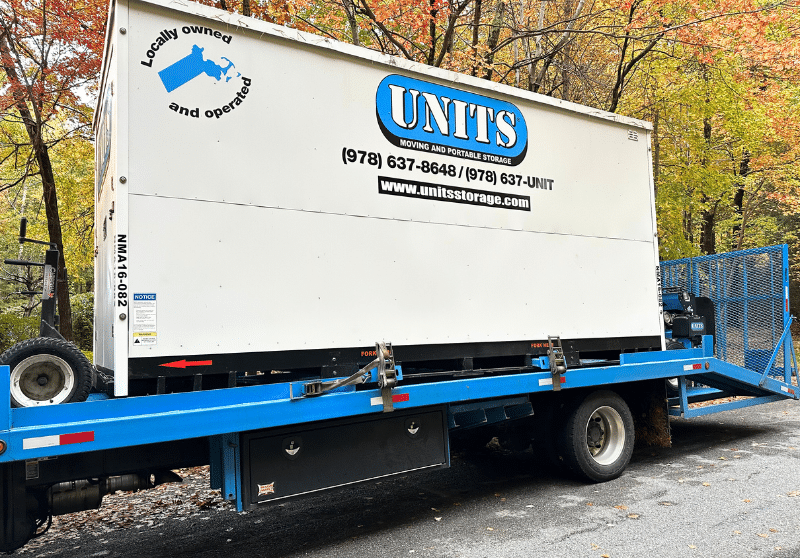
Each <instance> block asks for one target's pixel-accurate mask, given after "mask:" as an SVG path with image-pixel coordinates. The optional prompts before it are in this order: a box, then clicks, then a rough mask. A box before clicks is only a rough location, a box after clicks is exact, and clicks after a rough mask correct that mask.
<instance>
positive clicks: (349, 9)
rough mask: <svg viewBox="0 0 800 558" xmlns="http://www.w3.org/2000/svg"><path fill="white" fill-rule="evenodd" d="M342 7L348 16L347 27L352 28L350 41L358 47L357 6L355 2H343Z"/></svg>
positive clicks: (350, 0) (346, 0) (343, 0)
mask: <svg viewBox="0 0 800 558" xmlns="http://www.w3.org/2000/svg"><path fill="white" fill-rule="evenodd" d="M342 7H343V8H344V11H345V13H346V14H347V25H348V26H349V27H350V40H351V41H352V43H353V44H354V45H356V46H358V44H359V41H358V23H357V22H356V6H355V4H354V2H353V0H342Z"/></svg>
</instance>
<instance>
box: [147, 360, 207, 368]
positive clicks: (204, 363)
mask: <svg viewBox="0 0 800 558" xmlns="http://www.w3.org/2000/svg"><path fill="white" fill-rule="evenodd" d="M211 363H212V361H210V360H176V361H175V362H165V363H164V364H159V366H167V367H169V368H186V367H187V366H211Z"/></svg>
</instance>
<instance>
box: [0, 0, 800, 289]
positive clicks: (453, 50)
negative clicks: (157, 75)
mask: <svg viewBox="0 0 800 558" xmlns="http://www.w3.org/2000/svg"><path fill="white" fill-rule="evenodd" d="M202 2H203V3H205V4H208V5H212V6H216V7H217V8H220V9H223V10H228V11H232V12H237V13H240V14H243V15H245V16H249V17H255V18H259V19H262V20H265V21H269V22H272V23H275V24H278V25H285V26H289V27H293V28H296V29H299V30H301V31H306V32H310V33H315V34H320V35H324V36H326V37H329V38H331V39H335V40H339V41H344V42H348V43H352V44H356V45H359V46H362V47H366V48H370V49H374V50H377V51H380V52H383V53H386V54H390V55H394V56H400V57H403V58H407V59H410V60H413V61H416V62H419V63H422V64H428V65H433V66H438V67H441V68H445V69H449V70H453V71H456V72H461V73H466V74H471V75H473V76H477V77H480V78H484V79H489V80H493V81H496V82H502V83H505V84H508V85H511V86H514V87H518V88H520V89H523V90H526V91H531V92H536V93H540V94H544V95H550V96H553V97H557V98H560V99H564V100H566V101H571V102H577V103H581V104H585V105H590V106H593V107H597V108H600V109H604V110H610V111H613V112H619V113H622V114H625V115H628V116H633V117H636V118H641V119H645V120H649V121H651V122H653V124H654V130H653V134H652V144H653V157H654V186H655V189H656V191H657V209H658V217H659V234H660V245H661V250H662V256H664V257H668V258H669V257H679V256H688V255H696V254H700V253H704V252H715V251H723V250H727V249H734V248H746V247H751V246H755V245H762V244H770V243H780V242H789V243H790V244H791V245H792V247H793V254H795V255H793V261H795V262H798V261H800V258H798V257H797V256H796V254H797V253H798V250H799V249H800V238H799V237H798V234H797V226H798V224H800V183H799V182H798V180H799V179H798V177H800V172H799V171H800V168H799V167H798V161H800V153H798V145H800V111H798V110H797V108H796V107H797V106H798V101H800V80H799V78H800V6H799V5H798V4H796V3H791V2H787V1H769V0H714V1H710V0H679V1H671V0H670V1H668V0H562V1H559V2H552V1H549V0H293V1H290V0H202ZM105 9H106V6H105V3H98V2H96V1H94V0H83V1H82V2H67V1H64V0H47V1H46V2H45V1H44V0H36V1H22V0H6V2H5V3H4V4H3V7H2V8H0V18H2V19H1V24H2V29H1V30H0V32H2V33H3V34H4V36H5V37H7V38H6V41H8V44H9V46H11V45H12V44H13V45H14V48H15V49H16V50H13V49H12V52H11V55H14V56H16V57H17V58H18V59H19V60H22V62H20V61H19V60H16V59H14V57H13V56H11V55H9V54H8V53H4V54H3V62H4V66H7V65H9V64H10V65H16V66H15V67H16V68H17V72H18V73H19V74H20V79H19V80H15V79H14V78H12V77H11V76H9V75H8V73H6V74H5V75H4V76H2V78H3V82H2V87H0V103H1V104H2V106H0V109H2V110H3V111H4V115H14V114H16V116H14V118H16V119H17V120H16V121H17V122H19V121H20V117H19V115H18V112H17V113H15V106H17V105H18V104H19V95H21V94H24V95H25V99H26V101H25V102H26V104H27V106H28V107H29V110H31V111H32V112H33V113H37V111H38V113H41V114H40V115H39V114H38V113H37V115H36V118H38V119H39V122H40V123H41V124H42V126H43V128H42V130H43V134H44V136H45V137H47V138H49V139H48V140H47V141H50V142H51V143H50V144H51V145H52V144H53V142H57V141H59V140H58V138H59V137H67V136H69V135H70V134H72V135H74V134H75V133H76V132H82V131H83V130H84V129H85V128H84V126H85V125H86V123H88V121H89V116H90V111H89V110H88V109H87V107H86V103H85V102H84V99H86V96H87V94H91V91H92V87H93V85H94V83H96V79H97V71H98V68H99V63H100V58H99V56H100V51H101V48H102V42H103V25H104V22H105ZM45 52H46V53H47V56H46V57H43V55H42V53H45ZM15 53H16V54H15ZM12 121H13V119H12ZM56 121H57V122H58V126H55V125H54V123H55V122H56ZM56 129H58V132H57V133H56V132H55V130H56ZM1 131H2V133H3V134H5V138H6V143H5V145H4V146H3V149H4V151H3V157H5V159H3V166H2V167H0V171H2V174H0V177H1V178H0V180H2V182H0V189H5V190H7V191H13V190H14V189H15V188H18V187H19V186H20V185H21V184H22V182H20V176H21V175H20V174H19V173H20V172H21V171H20V170H19V169H22V168H24V167H25V165H28V166H29V167H30V170H32V172H33V173H34V174H35V173H36V172H38V169H37V164H36V162H35V160H34V159H31V158H30V157H28V156H25V155H24V154H22V155H21V150H22V147H21V144H20V143H19V129H18V128H17V129H16V130H14V131H13V134H12V131H11V129H10V128H9V125H8V124H6V123H4V125H3V128H2V130H1ZM14 134H16V135H14ZM12 135H14V137H15V138H16V139H14V140H12V139H11V136H12ZM11 152H14V153H15V154H14V156H13V157H12V158H9V153H11ZM26 157H27V158H26ZM31 161H32V162H31ZM10 168H13V169H15V171H14V172H9V169H10ZM15 173H16V174H15ZM86 180H90V178H89V177H87V178H86ZM87 203H88V200H87ZM794 272H795V273H796V274H797V275H798V276H800V267H796V268H795V270H794ZM794 298H795V300H796V299H797V298H798V297H794Z"/></svg>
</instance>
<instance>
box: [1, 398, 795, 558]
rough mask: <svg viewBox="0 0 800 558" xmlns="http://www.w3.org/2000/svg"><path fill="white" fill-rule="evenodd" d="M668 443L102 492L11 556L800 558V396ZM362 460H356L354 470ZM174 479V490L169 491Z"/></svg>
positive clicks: (698, 423)
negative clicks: (439, 466)
mask: <svg viewBox="0 0 800 558" xmlns="http://www.w3.org/2000/svg"><path fill="white" fill-rule="evenodd" d="M671 426H672V440H673V445H672V447H671V448H655V449H654V448H646V447H644V448H642V447H640V448H637V449H636V451H635V452H634V456H633V459H632V461H631V464H630V465H629V467H628V469H627V470H626V472H625V473H624V474H623V475H622V477H620V478H619V479H616V480H614V481H611V482H607V483H604V484H595V485H592V484H584V483H581V482H578V481H575V480H572V479H569V478H564V477H562V476H560V475H558V474H557V473H553V472H549V471H548V469H547V468H546V467H545V465H544V463H543V462H542V460H540V459H539V456H537V455H535V454H534V453H533V452H532V451H531V450H528V451H525V452H509V451H505V450H501V449H487V450H483V451H474V452H469V453H456V454H455V455H454V456H453V459H452V466H451V467H450V468H449V469H444V470H438V471H431V472H426V473H418V474H416V475H410V476H406V477H401V478H395V479H390V480H384V481H382V482H379V483H370V484H366V485H361V486H357V487H353V488H349V489H344V490H337V491H333V492H328V493H325V494H322V495H318V496H315V497H310V498H305V499H301V500H295V501H291V502H286V503H284V504H280V505H272V506H269V507H264V508H259V509H257V510H255V511H251V512H246V513H243V514H237V513H236V512H235V511H233V510H232V509H231V508H230V506H229V505H228V504H226V503H222V502H221V501H220V500H219V498H218V497H217V498H215V497H214V493H213V492H211V491H210V490H208V489H206V488H204V487H203V486H201V483H203V482H206V477H205V476H204V475H203V471H202V470H201V471H199V472H198V471H190V472H189V473H190V474H189V478H187V479H186V480H185V482H184V484H183V485H173V486H169V488H163V489H161V490H160V491H159V490H152V491H146V492H142V493H137V494H118V495H113V496H110V497H106V499H105V501H104V503H105V504H107V507H105V508H103V509H101V510H100V511H99V512H95V511H93V512H83V513H82V514H72V515H70V516H64V517H63V518H56V521H55V523H54V525H53V528H52V529H51V530H50V532H48V533H47V534H45V535H44V536H43V537H41V538H39V539H37V540H35V541H33V542H32V543H30V544H29V546H27V547H25V548H23V549H22V550H19V551H17V553H16V554H17V555H19V556H42V557H44V556H47V557H53V558H59V557H69V558H87V557H101V556H107V557H126V558H139V557H142V558H144V557H147V558H160V557H165V558H166V557H170V558H182V557H187V558H188V557H193V558H194V557H196V558H211V557H225V558H239V557H248V558H252V557H269V558H274V557H284V556H285V557H301V556H303V557H306V556H307V557H315V558H321V557H337V558H365V557H376V556H390V557H410V558H421V557H436V558H456V557H459V558H461V557H463V558H484V557H486V558H490V557H491V558H493V557H509V558H511V557H523V556H524V557H525V558H535V557H542V558H545V557H546V558H557V557H565V558H576V557H581V558H582V557H591V558H626V557H628V558H660V557H679V556H680V557H684V556H690V557H691V556H696V557H698V558H699V557H702V558H711V557H725V558H730V557H738V556H747V557H748V558H758V557H767V556H769V557H778V558H789V557H798V556H800V472H799V471H798V469H795V467H796V466H798V464H800V461H799V458H800V430H799V429H798V428H800V404H798V402H792V401H786V402H780V403H772V404H768V405H759V406H756V407H751V408H746V409H740V410H737V411H729V412H725V413H719V414H715V415H710V416H707V417H702V418H697V419H691V420H683V419H673V420H672V423H671ZM356 465H357V464H356V463H354V466H356ZM165 486H168V485H165Z"/></svg>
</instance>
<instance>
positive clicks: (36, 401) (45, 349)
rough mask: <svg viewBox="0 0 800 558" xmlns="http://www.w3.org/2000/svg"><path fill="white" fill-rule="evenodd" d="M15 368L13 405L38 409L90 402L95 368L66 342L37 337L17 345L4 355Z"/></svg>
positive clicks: (0, 361) (1, 361)
mask: <svg viewBox="0 0 800 558" xmlns="http://www.w3.org/2000/svg"><path fill="white" fill-rule="evenodd" d="M0 364H7V365H8V366H10V367H11V405H12V406H13V407H35V406H38V405H57V404H59V403H72V402H75V401H86V398H87V397H88V396H89V390H90V389H91V387H92V365H91V364H89V360H88V359H87V358H86V357H85V356H84V354H83V353H82V352H80V351H79V350H78V348H77V347H76V346H75V345H74V344H72V343H68V342H67V341H64V340H62V339H52V338H49V337H37V338H35V339H28V340H27V341H22V342H21V343H17V344H16V345H14V346H13V347H11V348H10V349H8V350H7V351H6V352H4V353H3V354H2V355H0Z"/></svg>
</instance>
